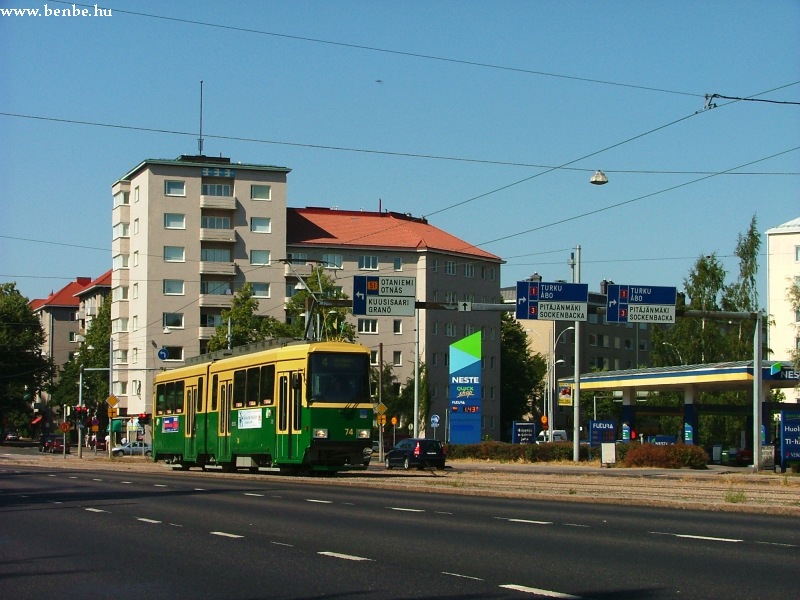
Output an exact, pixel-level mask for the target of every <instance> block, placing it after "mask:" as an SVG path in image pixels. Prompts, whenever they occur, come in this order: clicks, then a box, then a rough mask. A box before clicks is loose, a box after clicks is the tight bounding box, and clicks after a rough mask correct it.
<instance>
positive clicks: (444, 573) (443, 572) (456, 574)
mask: <svg viewBox="0 0 800 600" xmlns="http://www.w3.org/2000/svg"><path fill="white" fill-rule="evenodd" d="M442 575H450V576H451V577H461V578H462V579H474V580H475V581H484V580H483V579H481V578H480V577H472V576H470V575H462V574H461V573H450V572H449V571H442Z"/></svg>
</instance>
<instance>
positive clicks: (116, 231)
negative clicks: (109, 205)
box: [112, 223, 130, 239]
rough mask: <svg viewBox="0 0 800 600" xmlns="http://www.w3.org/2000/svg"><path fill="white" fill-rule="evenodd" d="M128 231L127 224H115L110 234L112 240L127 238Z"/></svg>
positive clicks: (128, 225) (128, 226)
mask: <svg viewBox="0 0 800 600" xmlns="http://www.w3.org/2000/svg"><path fill="white" fill-rule="evenodd" d="M129 229H130V224H129V223H117V224H116V225H114V228H113V232H112V233H113V237H114V239H117V238H126V237H128V234H129Z"/></svg>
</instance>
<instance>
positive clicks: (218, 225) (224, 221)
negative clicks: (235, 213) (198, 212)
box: [200, 217, 231, 229]
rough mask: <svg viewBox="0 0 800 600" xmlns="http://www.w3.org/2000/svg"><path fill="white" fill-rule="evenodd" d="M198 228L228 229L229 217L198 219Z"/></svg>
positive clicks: (229, 226) (229, 225)
mask: <svg viewBox="0 0 800 600" xmlns="http://www.w3.org/2000/svg"><path fill="white" fill-rule="evenodd" d="M200 227H202V228H203V229H230V228H231V218H230V217H200Z"/></svg>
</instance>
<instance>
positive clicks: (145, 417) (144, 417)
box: [139, 413, 150, 425]
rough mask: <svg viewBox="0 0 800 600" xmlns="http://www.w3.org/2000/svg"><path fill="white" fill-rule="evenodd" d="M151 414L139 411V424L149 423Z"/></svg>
mask: <svg viewBox="0 0 800 600" xmlns="http://www.w3.org/2000/svg"><path fill="white" fill-rule="evenodd" d="M149 424H150V415H149V414H147V413H139V425H149Z"/></svg>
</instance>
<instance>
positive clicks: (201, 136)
mask: <svg viewBox="0 0 800 600" xmlns="http://www.w3.org/2000/svg"><path fill="white" fill-rule="evenodd" d="M197 149H198V150H199V154H200V156H203V80H202V79H201V80H200V138H199V139H198V140H197Z"/></svg>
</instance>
